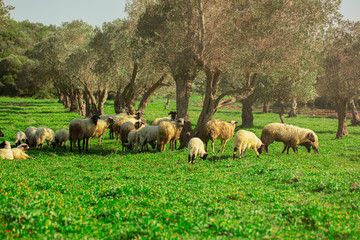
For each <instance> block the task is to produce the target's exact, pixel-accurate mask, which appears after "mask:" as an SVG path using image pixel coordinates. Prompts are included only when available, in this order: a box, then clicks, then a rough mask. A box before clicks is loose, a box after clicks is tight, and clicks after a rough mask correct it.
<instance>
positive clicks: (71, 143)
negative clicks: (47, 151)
mask: <svg viewBox="0 0 360 240" xmlns="http://www.w3.org/2000/svg"><path fill="white" fill-rule="evenodd" d="M72 145H73V141H72V140H71V139H70V152H72ZM65 147H66V146H65Z"/></svg>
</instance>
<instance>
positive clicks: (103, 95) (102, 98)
mask: <svg viewBox="0 0 360 240" xmlns="http://www.w3.org/2000/svg"><path fill="white" fill-rule="evenodd" d="M107 97H108V91H107V88H106V87H105V88H104V89H103V90H102V91H100V92H99V96H98V99H97V108H96V109H95V110H94V111H93V112H94V113H95V114H97V115H99V116H101V115H104V104H105V102H106V100H107Z"/></svg>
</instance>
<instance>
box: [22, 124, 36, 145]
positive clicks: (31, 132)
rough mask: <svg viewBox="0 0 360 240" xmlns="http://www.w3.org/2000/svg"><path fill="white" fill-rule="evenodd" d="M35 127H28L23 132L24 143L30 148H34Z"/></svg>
mask: <svg viewBox="0 0 360 240" xmlns="http://www.w3.org/2000/svg"><path fill="white" fill-rule="evenodd" d="M36 129H37V128H36V127H33V126H30V127H27V128H26V130H25V135H26V139H27V141H26V143H27V144H28V145H29V146H30V147H35V146H36V136H35V132H36Z"/></svg>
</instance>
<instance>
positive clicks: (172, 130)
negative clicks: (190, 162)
mask: <svg viewBox="0 0 360 240" xmlns="http://www.w3.org/2000/svg"><path fill="white" fill-rule="evenodd" d="M183 127H184V119H183V118H179V119H178V120H176V122H168V121H162V122H161V123H160V124H159V134H158V150H159V151H160V152H162V151H163V150H165V147H166V144H167V143H168V142H170V148H171V150H174V147H175V149H176V140H177V139H179V137H180V133H181V131H182V129H183Z"/></svg>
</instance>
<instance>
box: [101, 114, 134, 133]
mask: <svg viewBox="0 0 360 240" xmlns="http://www.w3.org/2000/svg"><path fill="white" fill-rule="evenodd" d="M128 116H129V114H128V113H119V114H106V115H101V116H100V119H101V120H104V121H105V122H106V121H107V120H108V119H109V118H110V117H111V118H112V119H113V121H114V122H115V121H116V120H117V119H118V118H123V117H128ZM134 116H136V115H134ZM114 122H113V123H110V124H109V126H108V128H109V132H110V139H113V138H114V130H113V124H114Z"/></svg>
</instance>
